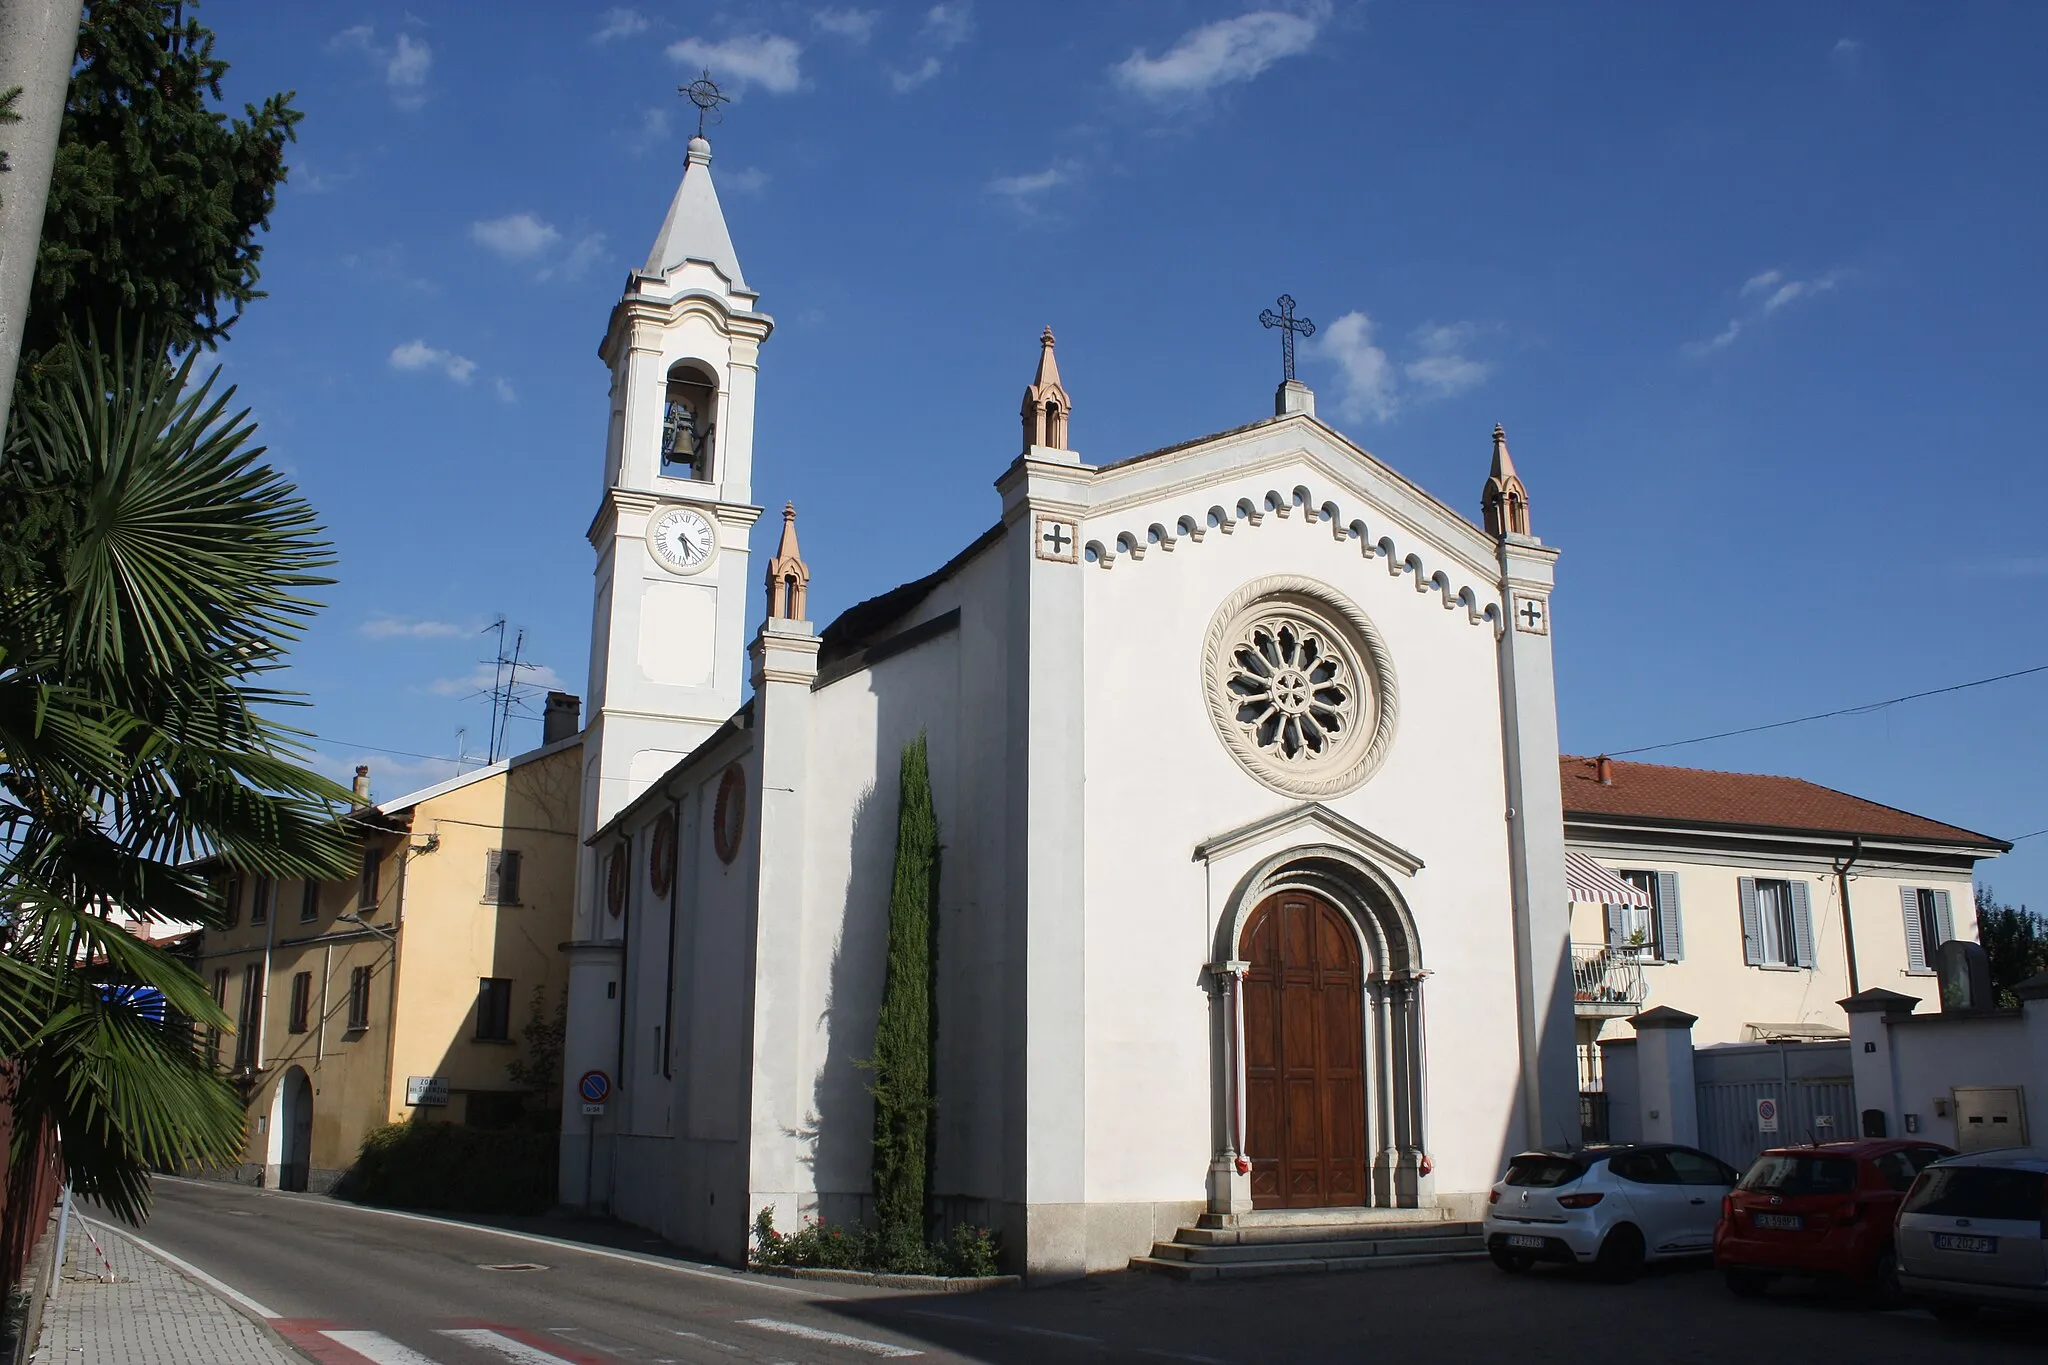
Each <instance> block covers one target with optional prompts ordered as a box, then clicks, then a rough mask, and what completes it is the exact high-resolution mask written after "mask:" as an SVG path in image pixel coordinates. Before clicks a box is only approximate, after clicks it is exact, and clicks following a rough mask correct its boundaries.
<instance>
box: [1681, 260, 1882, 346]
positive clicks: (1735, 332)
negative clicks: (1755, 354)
mask: <svg viewBox="0 0 2048 1365" xmlns="http://www.w3.org/2000/svg"><path fill="white" fill-rule="evenodd" d="M1848 277H1849V272H1848V271H1846V270H1830V271H1828V272H1827V273H1826V274H1825V275H1816V276H1814V277H1813V278H1812V279H1808V280H1794V279H1788V278H1786V276H1785V272H1784V271H1782V270H1760V271H1758V272H1757V273H1756V274H1754V275H1751V276H1750V277H1749V278H1748V279H1746V280H1744V281H1743V282H1742V288H1740V289H1738V290H1736V296H1737V297H1738V298H1744V299H1751V300H1754V302H1753V303H1752V304H1751V305H1750V311H1749V312H1748V313H1747V314H1746V315H1744V316H1741V317H1733V318H1730V319H1728V325H1727V326H1726V327H1723V328H1722V329H1721V330H1720V331H1718V332H1716V333H1715V334H1714V335H1713V336H1711V337H1709V338H1707V339H1706V340H1705V341H1689V342H1687V343H1686V344H1685V345H1684V346H1683V347H1682V348H1681V349H1682V350H1683V351H1684V352H1685V354H1687V355H1689V356H1695V357H1697V356H1704V355H1711V354H1713V353H1714V352H1715V351H1722V350H1726V349H1727V348H1728V347H1730V346H1732V345H1734V344H1735V340H1736V338H1738V337H1740V336H1741V335H1742V334H1743V333H1744V332H1747V331H1748V330H1750V328H1752V327H1754V326H1755V325H1756V324H1758V323H1760V322H1762V321H1763V320H1764V319H1765V318H1767V317H1770V316H1771V315H1772V314H1773V313H1775V312H1777V311H1778V310H1779V309H1781V308H1783V307H1785V306H1786V305H1787V304H1791V303H1796V302H1797V301H1799V300H1800V299H1809V298H1813V297H1814V296H1815V295H1818V294H1826V293H1831V292H1832V291H1833V290H1835V289H1836V288H1837V287H1838V286H1840V284H1841V283H1842V281H1843V280H1845V279H1847V278H1848Z"/></svg>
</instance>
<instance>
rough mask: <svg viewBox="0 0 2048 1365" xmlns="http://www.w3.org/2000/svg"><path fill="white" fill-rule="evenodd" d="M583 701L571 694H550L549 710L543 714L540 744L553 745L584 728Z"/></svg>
mask: <svg viewBox="0 0 2048 1365" xmlns="http://www.w3.org/2000/svg"><path fill="white" fill-rule="evenodd" d="M582 712H583V699H582V698H581V697H578V696H576V695H575V694H574V693H571V692H550V693H548V701H547V709H546V710H545V711H543V712H542V713H541V719H540V742H541V743H542V744H553V743H554V742H555V741H556V740H558V739H567V738H569V736H571V735H573V734H575V733H576V732H577V731H578V730H580V729H582V728H583V723H582V720H581V716H582Z"/></svg>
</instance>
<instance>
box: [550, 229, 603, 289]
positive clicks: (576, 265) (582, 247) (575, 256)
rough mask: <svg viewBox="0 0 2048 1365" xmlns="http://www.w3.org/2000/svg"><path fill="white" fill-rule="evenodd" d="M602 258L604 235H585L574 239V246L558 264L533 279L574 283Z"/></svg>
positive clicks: (600, 233) (599, 233)
mask: <svg viewBox="0 0 2048 1365" xmlns="http://www.w3.org/2000/svg"><path fill="white" fill-rule="evenodd" d="M604 256H605V235H604V234H603V233H602V232H591V233H586V234H585V235H583V236H581V237H578V238H577V239H576V244H575V245H574V246H572V247H570V248H569V250H568V251H567V253H565V254H564V255H563V257H562V259H561V260H560V261H559V262H557V263H556V264H554V265H551V266H548V267H547V268H546V269H544V270H542V271H541V272H540V273H539V274H538V275H536V276H535V277H534V278H536V279H542V280H552V279H563V280H569V281H571V282H574V281H576V280H580V279H582V278H583V277H584V276H585V275H587V274H589V273H590V267H592V266H593V265H596V264H597V263H598V262H600V261H602V260H603V259H604Z"/></svg>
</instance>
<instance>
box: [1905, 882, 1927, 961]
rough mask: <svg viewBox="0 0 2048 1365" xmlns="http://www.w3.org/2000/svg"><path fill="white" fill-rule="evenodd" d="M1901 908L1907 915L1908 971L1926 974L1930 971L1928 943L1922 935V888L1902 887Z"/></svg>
mask: <svg viewBox="0 0 2048 1365" xmlns="http://www.w3.org/2000/svg"><path fill="white" fill-rule="evenodd" d="M1899 908H1900V909H1901V910H1903V911H1905V914H1906V970H1907V971H1909V972H1925V971H1927V970H1928V967H1927V943H1926V940H1925V939H1924V938H1923V937H1922V936H1921V933H1920V888H1918V887H1916V886H1902V887H1900V888H1899Z"/></svg>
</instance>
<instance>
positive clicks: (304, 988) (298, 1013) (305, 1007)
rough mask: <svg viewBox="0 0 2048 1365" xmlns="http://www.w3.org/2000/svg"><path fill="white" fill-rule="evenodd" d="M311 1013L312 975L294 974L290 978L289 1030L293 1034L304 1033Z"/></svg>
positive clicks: (304, 973) (307, 973)
mask: <svg viewBox="0 0 2048 1365" xmlns="http://www.w3.org/2000/svg"><path fill="white" fill-rule="evenodd" d="M312 1013H313V974H312V973H311V972H296V973H294V974H293V976H292V1015H291V1024H290V1028H291V1031H292V1032H293V1033H304V1032H305V1031H306V1027H307V1024H308V1023H309V1022H310V1020H311V1017H312Z"/></svg>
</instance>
